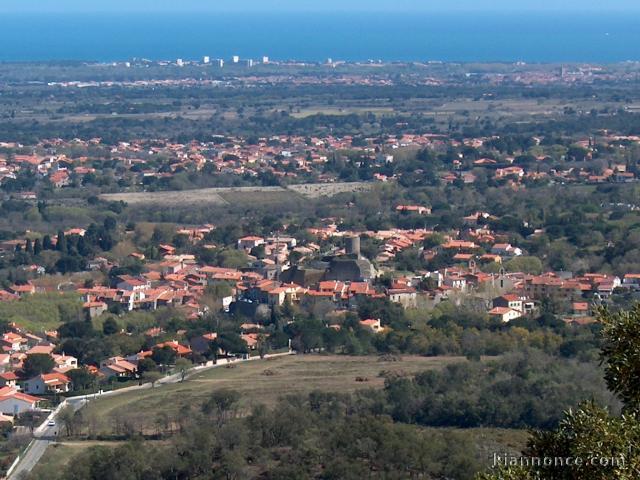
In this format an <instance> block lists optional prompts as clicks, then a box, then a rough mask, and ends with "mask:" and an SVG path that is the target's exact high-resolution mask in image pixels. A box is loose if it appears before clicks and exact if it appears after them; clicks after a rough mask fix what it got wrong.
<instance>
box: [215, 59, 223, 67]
mask: <svg viewBox="0 0 640 480" xmlns="http://www.w3.org/2000/svg"><path fill="white" fill-rule="evenodd" d="M216 65H217V66H218V67H220V68H222V67H224V60H222V59H221V58H219V59H218V60H216Z"/></svg>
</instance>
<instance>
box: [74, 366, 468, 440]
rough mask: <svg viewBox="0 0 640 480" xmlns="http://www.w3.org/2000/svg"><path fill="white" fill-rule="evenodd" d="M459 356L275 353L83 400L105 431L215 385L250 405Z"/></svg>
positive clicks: (346, 386)
mask: <svg viewBox="0 0 640 480" xmlns="http://www.w3.org/2000/svg"><path fill="white" fill-rule="evenodd" d="M462 361H466V360H465V359H464V358H462V357H417V356H407V357H403V358H402V360H400V361H380V359H378V358H377V357H347V356H330V355H327V356H324V355H295V356H289V357H279V358H273V359H268V360H265V361H255V362H251V363H244V364H236V365H232V367H233V368H227V367H221V368H215V369H212V370H209V371H206V372H202V373H198V374H195V375H193V376H192V377H190V378H189V379H188V380H186V381H185V382H183V383H178V384H174V385H167V386H162V387H157V388H155V389H147V390H141V391H133V392H127V393H124V394H120V395H117V396H114V397H105V398H101V399H97V400H95V401H93V402H92V403H90V404H89V405H88V407H87V410H86V412H85V413H86V414H87V415H89V416H92V417H95V418H96V426H97V430H98V431H99V432H100V431H102V432H105V433H108V432H109V430H110V428H111V425H112V423H113V419H114V417H117V416H120V415H126V416H127V417H134V418H136V421H137V422H140V423H142V424H144V425H147V426H150V425H153V423H154V420H155V419H156V418H157V416H158V415H159V414H161V413H162V414H166V415H167V416H169V417H170V418H178V416H180V415H181V413H182V412H187V411H188V410H189V409H190V408H192V407H193V406H199V405H200V404H201V403H202V402H203V401H205V400H206V399H207V398H208V397H209V395H210V394H211V392H213V391H215V390H218V389H233V390H237V391H239V392H240V393H241V394H242V400H241V406H242V407H244V408H246V409H250V408H251V407H252V406H253V405H255V404H259V403H262V404H265V405H268V406H273V405H275V404H276V402H277V401H278V399H279V398H281V397H282V396H285V395H291V394H306V393H309V392H311V391H313V390H318V389H320V390H323V391H326V392H353V391H355V390H357V389H362V388H381V387H382V386H383V385H384V378H383V377H382V375H381V374H382V373H383V372H394V373H396V374H400V375H413V374H416V373H418V372H422V371H424V370H428V369H432V368H441V367H442V366H444V365H447V364H449V363H452V362H462Z"/></svg>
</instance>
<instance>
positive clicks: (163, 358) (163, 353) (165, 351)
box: [151, 345, 176, 365]
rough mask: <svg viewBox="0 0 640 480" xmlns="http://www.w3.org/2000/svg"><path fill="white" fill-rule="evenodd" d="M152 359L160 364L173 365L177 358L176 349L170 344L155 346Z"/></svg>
mask: <svg viewBox="0 0 640 480" xmlns="http://www.w3.org/2000/svg"><path fill="white" fill-rule="evenodd" d="M151 359H152V360H153V361H154V362H156V363H157V364H158V365H172V364H173V363H174V362H175V360H176V351H175V350H174V349H173V348H171V347H169V346H168V345H165V346H164V347H155V348H154V349H153V353H152V354H151Z"/></svg>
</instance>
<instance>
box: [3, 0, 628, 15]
mask: <svg viewBox="0 0 640 480" xmlns="http://www.w3.org/2000/svg"><path fill="white" fill-rule="evenodd" d="M345 10H351V11H397V10H401V11H464V10H467V11H468V10H475V11H518V10H527V11H549V10H551V11H571V12H576V13H578V12H582V11H587V10H588V11H594V10H595V11H599V12H607V11H618V12H619V11H633V12H640V2H638V0H606V1H605V0H178V1H176V0H0V12H45V11H46V12H54V11H55V12H64V13H67V12H69V13H72V12H105V11H108V12H131V11H148V12H163V11H173V12H175V11H184V12H190V11H207V12H221V11H240V12H244V11H345Z"/></svg>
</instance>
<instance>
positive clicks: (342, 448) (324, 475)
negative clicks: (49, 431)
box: [59, 352, 613, 480]
mask: <svg viewBox="0 0 640 480" xmlns="http://www.w3.org/2000/svg"><path fill="white" fill-rule="evenodd" d="M398 360H399V362H400V363H399V365H401V364H402V362H401V360H400V359H398ZM398 372H401V370H397V371H396V372H395V374H394V375H395V376H388V378H387V379H386V382H385V388H384V389H383V390H373V389H371V390H362V391H358V392H357V393H354V394H338V393H331V392H321V391H316V392H312V393H311V394H309V395H307V396H289V397H284V398H281V399H280V400H279V401H278V402H277V404H276V406H275V407H274V408H271V409H270V408H267V407H264V406H260V405H258V406H256V407H255V408H253V409H251V410H250V411H247V410H246V406H244V404H243V403H241V402H240V399H241V395H240V393H238V392H235V391H230V390H218V391H215V392H213V393H212V394H211V395H210V397H209V398H208V399H207V400H206V401H205V402H204V403H203V404H201V405H193V406H191V408H188V411H186V412H182V413H181V414H180V415H179V416H177V417H175V418H174V417H172V416H170V415H167V414H166V413H164V412H159V413H158V418H157V419H153V418H148V419H147V420H146V421H147V422H150V423H149V424H145V423H144V422H143V421H141V420H140V419H139V418H137V419H130V420H126V419H124V418H123V419H121V420H119V421H117V422H115V421H114V422H112V425H111V426H112V435H111V436H108V435H107V436H106V437H105V436H102V437H100V438H103V439H120V440H122V439H134V440H133V441H132V442H130V443H126V444H124V445H122V446H118V447H117V448H111V447H104V446H103V447H93V448H91V449H89V450H88V451H86V452H84V453H82V454H80V455H79V456H77V457H75V458H74V460H73V461H72V462H71V463H70V464H69V467H67V468H66V470H65V471H64V472H62V474H61V475H60V477H59V478H61V479H70V480H75V479H83V480H92V479H95V480H101V479H111V478H134V479H137V478H139V479H142V478H158V479H164V478H166V479H169V478H212V479H217V478H225V479H229V478H232V479H235V478H237V479H244V478H263V479H265V478H266V479H283V480H284V479H291V478H318V479H336V480H337V479H354V480H355V479H360V478H381V479H382V478H384V479H400V478H434V479H436V478H457V479H468V478H472V477H473V475H474V474H475V473H476V472H478V471H481V470H484V468H486V467H487V466H488V465H487V463H488V460H487V458H486V456H485V455H483V451H482V446H481V445H478V444H477V443H476V442H474V441H473V436H472V435H470V434H469V432H463V431H455V430H453V431H452V430H448V429H442V428H439V429H437V430H434V429H431V428H423V427H431V426H434V427H474V426H485V427H509V428H523V427H536V428H544V427H550V426H555V425H556V424H557V422H558V420H559V419H560V418H561V415H562V413H561V412H562V411H563V410H566V409H568V408H570V407H573V406H575V405H576V404H577V403H578V402H579V401H581V400H582V399H584V398H597V399H600V400H602V402H605V403H606V402H608V403H610V404H612V403H613V402H611V401H610V398H609V397H608V396H607V395H606V393H605V392H606V387H605V385H604V382H603V381H602V380H601V379H600V380H597V381H594V379H597V377H598V375H599V374H600V372H599V371H598V370H597V369H596V368H594V366H593V364H579V363H573V362H567V363H564V364H563V365H561V366H554V359H553V358H551V357H548V356H545V355H544V354H542V353H540V352H527V353H522V354H519V355H514V356H509V357H505V358H504V359H501V360H500V361H497V362H494V363H487V364H484V363H477V364H474V363H468V362H464V363H462V364H460V365H452V366H450V367H448V368H446V369H444V370H442V371H431V372H425V373H422V374H420V375H418V376H416V377H415V378H411V377H402V376H399V377H398V375H401V373H398ZM381 375H386V374H385V373H384V372H381ZM66 422H67V423H65V425H64V428H65V430H66V431H67V433H68V434H69V435H71V436H74V437H80V438H92V437H91V433H90V432H91V431H92V422H91V419H90V418H85V417H84V416H83V413H82V411H80V412H78V413H77V414H76V415H75V416H73V417H71V418H68V419H67V420H66ZM421 426H422V427H421ZM136 439H137V440H136ZM142 439H146V440H147V441H145V442H141V441H140V440H142ZM149 440H162V441H149ZM106 466H108V468H106ZM114 475H115V477H114Z"/></svg>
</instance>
